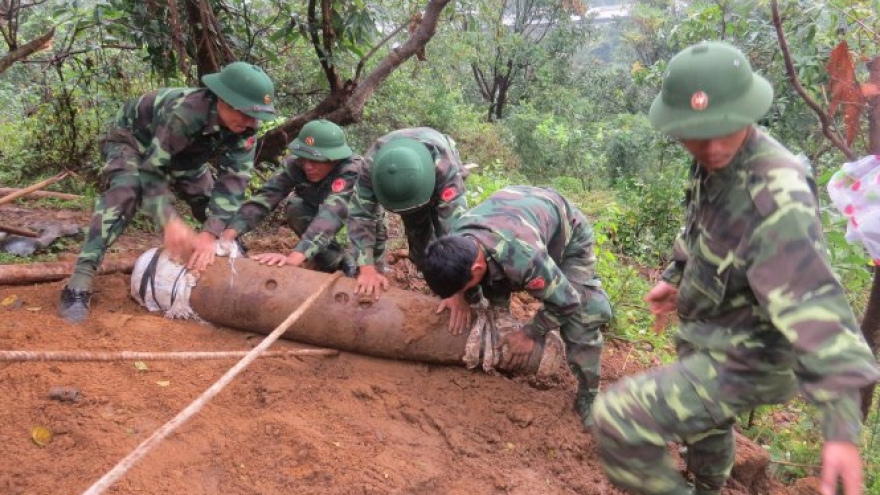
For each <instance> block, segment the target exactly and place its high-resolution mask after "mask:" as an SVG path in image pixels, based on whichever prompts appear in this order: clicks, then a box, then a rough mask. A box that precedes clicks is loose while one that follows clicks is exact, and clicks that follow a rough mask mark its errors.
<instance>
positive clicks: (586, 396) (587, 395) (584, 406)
mask: <svg viewBox="0 0 880 495" xmlns="http://www.w3.org/2000/svg"><path fill="white" fill-rule="evenodd" d="M594 400H596V392H594V391H592V390H587V389H581V388H578V391H577V394H575V396H574V412H576V413H577V415H578V416H579V417H580V418H581V424H582V425H583V426H584V429H585V430H590V429H591V428H592V426H593V413H592V412H593V401H594Z"/></svg>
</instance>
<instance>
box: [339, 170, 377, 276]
mask: <svg viewBox="0 0 880 495" xmlns="http://www.w3.org/2000/svg"><path fill="white" fill-rule="evenodd" d="M380 221H381V220H380V218H379V202H378V200H376V194H375V193H374V192H373V182H372V180H371V179H370V171H369V169H368V168H367V169H364V170H362V171H361V173H360V174H359V176H358V179H357V183H356V184H355V186H354V193H353V194H352V195H351V199H350V201H349V204H348V220H347V222H348V238H349V240H350V241H351V244H352V247H353V248H354V251H355V259H356V261H357V264H358V266H366V265H373V264H375V260H374V258H373V254H374V253H373V246H375V244H376V229H377V228H378V225H379V222H380Z"/></svg>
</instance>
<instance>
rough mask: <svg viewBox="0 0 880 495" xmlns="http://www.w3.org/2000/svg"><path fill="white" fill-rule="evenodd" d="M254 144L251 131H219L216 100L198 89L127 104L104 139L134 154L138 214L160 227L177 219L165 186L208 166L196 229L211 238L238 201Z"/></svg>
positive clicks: (157, 93)
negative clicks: (204, 208)
mask: <svg viewBox="0 0 880 495" xmlns="http://www.w3.org/2000/svg"><path fill="white" fill-rule="evenodd" d="M254 139H255V138H254V132H253V131H251V130H249V131H248V132H245V133H242V134H235V133H233V132H231V131H229V130H227V129H226V128H224V127H222V126H221V125H220V121H219V119H218V116H217V97H216V96H215V95H214V93H212V92H211V91H209V90H207V89H204V88H201V89H197V88H163V89H159V90H156V91H152V92H149V93H147V94H145V95H143V96H141V97H140V98H138V99H137V100H132V101H129V102H128V103H126V104H125V106H124V107H123V108H122V110H120V112H119V114H118V116H117V118H116V124H115V127H114V128H112V129H111V130H110V132H109V133H108V135H107V138H106V140H107V141H110V142H118V143H123V144H128V145H130V146H132V147H135V148H136V149H137V150H138V152H139V153H140V155H141V161H140V166H139V169H138V173H139V175H140V180H141V184H142V187H143V195H144V196H143V205H144V209H145V210H146V211H147V213H148V214H149V215H150V216H151V217H153V219H154V220H155V221H156V223H157V224H158V225H159V226H160V227H164V226H165V224H166V223H168V221H169V220H170V219H171V218H172V217H174V216H176V215H177V214H176V212H175V211H174V208H173V206H172V200H173V195H172V192H171V187H170V185H171V184H172V183H173V182H174V181H175V180H177V179H179V178H185V177H188V176H195V175H199V174H200V173H202V172H203V171H204V167H205V166H206V164H207V162H208V161H209V160H214V161H215V165H216V169H217V173H216V180H215V183H214V189H213V191H212V193H211V201H210V203H209V205H208V211H209V215H208V220H207V221H206V222H205V225H204V226H203V227H202V228H203V230H205V231H207V232H211V233H212V234H214V235H216V236H219V235H220V234H221V233H222V232H223V229H224V228H225V227H226V224H227V223H228V222H229V220H230V219H231V218H232V215H234V214H235V212H236V210H238V207H239V206H240V205H241V202H242V200H243V199H244V194H245V189H246V188H247V184H248V182H249V181H250V179H251V174H252V173H253V168H254ZM107 171H108V170H105V172H107Z"/></svg>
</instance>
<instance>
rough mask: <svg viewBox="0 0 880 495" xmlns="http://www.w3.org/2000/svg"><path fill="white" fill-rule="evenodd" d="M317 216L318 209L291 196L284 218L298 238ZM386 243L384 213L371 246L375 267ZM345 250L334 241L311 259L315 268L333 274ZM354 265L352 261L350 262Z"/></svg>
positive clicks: (379, 262)
mask: <svg viewBox="0 0 880 495" xmlns="http://www.w3.org/2000/svg"><path fill="white" fill-rule="evenodd" d="M317 214H318V207H317V206H315V205H313V204H311V203H307V202H305V201H303V200H302V198H299V197H297V196H291V197H290V199H289V200H288V202H287V209H286V210H285V216H286V217H287V224H288V225H289V226H290V228H291V229H293V231H294V232H296V235H298V236H299V237H300V238H302V236H303V234H305V232H306V230H308V228H309V225H311V224H312V220H314V219H315V215H317ZM387 241H388V230H387V228H386V227H385V219H384V212H383V213H382V214H381V215H380V216H379V220H378V222H377V226H376V244H375V245H374V246H373V255H374V256H375V260H376V266H379V265H380V264H381V263H382V260H383V257H384V254H385V246H386V244H387ZM346 255H347V253H346V249H345V248H344V247H343V246H342V244H340V243H339V242H338V241H336V239H334V240H332V241H330V244H328V245H327V248H326V249H322V250H321V251H319V252H318V254H316V255H315V256H314V258H313V259H312V261H313V262H314V264H315V268H316V269H318V270H320V271H322V272H327V273H333V272H335V271H336V270H337V269H339V263H340V262H341V261H342V258H343V256H346ZM352 263H354V261H352Z"/></svg>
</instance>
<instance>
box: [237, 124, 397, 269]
mask: <svg viewBox="0 0 880 495" xmlns="http://www.w3.org/2000/svg"><path fill="white" fill-rule="evenodd" d="M290 152H291V156H288V157H287V158H285V159H284V162H283V167H282V168H281V169H280V170H279V171H278V172H277V173H276V174H275V175H274V176H272V178H271V179H269V181H268V182H266V184H265V185H264V186H263V187H262V188H261V189H260V190H259V191H258V192H257V193H256V194H254V195H253V196H252V197H251V198H250V199H249V200H248V201H247V202H246V203H245V204H243V205H242V207H241V208H240V209H239V210H238V213H236V214H235V217H233V219H232V221H231V222H229V227H228V228H227V230H226V231H224V232H223V235H222V239H223V240H224V241H232V240H234V239H235V238H236V237H237V236H238V235H239V234H243V233H245V232H250V231H251V230H253V229H254V227H256V226H257V224H259V223H260V222H261V221H262V220H263V219H264V218H266V216H268V215H269V214H270V213H271V212H272V211H273V210H275V208H276V207H277V206H278V204H279V203H281V201H283V200H284V199H285V198H287V197H288V196H289V195H290V192H291V191H293V192H294V193H295V195H294V196H291V197H290V198H289V200H288V202H287V221H288V224H289V225H290V227H291V228H292V229H293V231H294V232H296V234H297V235H298V236H299V238H300V239H299V242H298V243H297V244H296V247H295V248H294V250H293V252H292V253H290V254H289V255H285V254H281V253H265V254H258V255H256V256H253V257H252V258H253V259H254V260H256V261H258V262H260V263H265V264H268V265H270V266H271V265H277V266H282V265H293V266H301V265H302V264H303V263H304V262H305V261H306V260H312V261H313V262H314V264H315V267H316V268H317V269H318V270H320V271H323V272H327V273H332V272H334V271H336V270H342V271H343V272H344V273H345V274H346V275H347V276H349V277H354V276H355V275H356V274H357V265H356V264H355V263H354V260H353V259H352V257H351V256H350V255H348V254H347V253H345V252H344V251H343V248H342V246H341V245H340V244H339V243H338V242H336V239H335V237H336V233H337V232H339V230H340V229H341V228H342V225H343V222H344V221H345V219H346V218H347V217H348V202H349V199H350V197H351V195H352V193H353V192H354V185H355V183H356V182H357V178H358V174H359V173H360V170H361V168H362V167H363V159H362V158H361V157H360V156H359V155H355V154H353V153H352V151H351V148H349V147H348V144H346V141H345V132H343V130H342V128H341V127H339V126H338V125H336V124H334V123H333V122H330V121H329V120H323V119H322V120H313V121H311V122H309V123H308V124H306V125H305V126H303V128H302V130H301V131H300V133H299V135H298V136H297V138H296V139H294V140H293V142H291V143H290ZM386 237H387V235H386V233H385V226H384V223H383V222H382V221H381V218H380V219H379V221H378V223H377V235H376V245H375V246H374V251H375V252H376V253H377V255H378V256H381V253H382V252H383V251H384V250H385V239H386Z"/></svg>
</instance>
